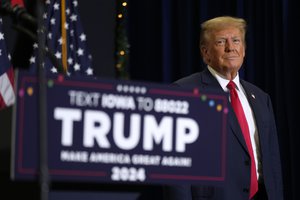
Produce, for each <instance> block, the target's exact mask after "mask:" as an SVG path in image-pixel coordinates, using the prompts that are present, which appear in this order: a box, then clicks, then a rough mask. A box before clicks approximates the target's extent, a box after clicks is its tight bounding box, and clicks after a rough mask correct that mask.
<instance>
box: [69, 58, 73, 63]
mask: <svg viewBox="0 0 300 200" xmlns="http://www.w3.org/2000/svg"><path fill="white" fill-rule="evenodd" d="M68 64H69V65H72V64H73V59H72V58H71V57H70V58H68Z"/></svg>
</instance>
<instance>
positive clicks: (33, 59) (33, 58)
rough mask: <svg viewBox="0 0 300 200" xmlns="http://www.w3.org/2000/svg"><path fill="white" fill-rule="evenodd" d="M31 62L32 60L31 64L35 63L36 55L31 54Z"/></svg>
mask: <svg viewBox="0 0 300 200" xmlns="http://www.w3.org/2000/svg"><path fill="white" fill-rule="evenodd" d="M29 62H30V64H33V63H35V57H34V56H31V57H30V59H29Z"/></svg>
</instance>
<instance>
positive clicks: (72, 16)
mask: <svg viewBox="0 0 300 200" xmlns="http://www.w3.org/2000/svg"><path fill="white" fill-rule="evenodd" d="M70 19H71V21H73V22H74V21H77V15H74V14H72V15H71V17H70Z"/></svg>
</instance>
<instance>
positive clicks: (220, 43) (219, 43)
mask: <svg viewBox="0 0 300 200" xmlns="http://www.w3.org/2000/svg"><path fill="white" fill-rule="evenodd" d="M216 44H217V45H218V46H224V45H225V40H217V41H216Z"/></svg>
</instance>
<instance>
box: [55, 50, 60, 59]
mask: <svg viewBox="0 0 300 200" xmlns="http://www.w3.org/2000/svg"><path fill="white" fill-rule="evenodd" d="M55 57H56V58H57V59H61V53H60V52H59V51H57V52H56V53H55Z"/></svg>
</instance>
